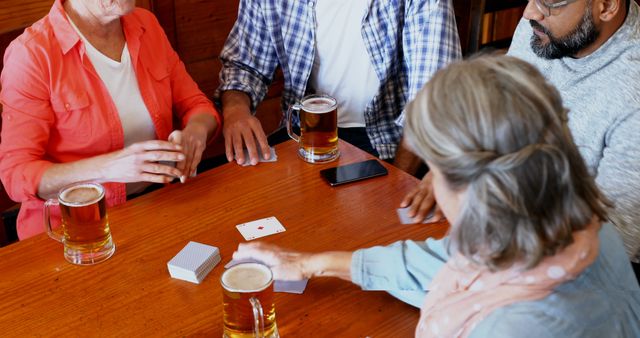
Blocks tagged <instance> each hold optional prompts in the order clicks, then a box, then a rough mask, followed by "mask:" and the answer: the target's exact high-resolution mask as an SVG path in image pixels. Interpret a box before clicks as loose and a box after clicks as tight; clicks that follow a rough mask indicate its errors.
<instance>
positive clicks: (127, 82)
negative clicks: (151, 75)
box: [67, 16, 157, 194]
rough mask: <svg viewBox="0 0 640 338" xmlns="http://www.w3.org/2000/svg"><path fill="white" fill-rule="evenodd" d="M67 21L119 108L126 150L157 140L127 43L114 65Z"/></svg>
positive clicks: (135, 188)
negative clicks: (78, 37)
mask: <svg viewBox="0 0 640 338" xmlns="http://www.w3.org/2000/svg"><path fill="white" fill-rule="evenodd" d="M67 18H68V19H69V23H71V26H72V27H73V28H74V29H75V30H76V32H78V35H79V36H80V39H82V42H83V43H84V47H85V50H86V53H87V56H88V57H89V60H91V64H92V65H93V68H95V70H96V72H97V73H98V76H100V79H101V80H102V82H103V83H104V85H105V87H106V88H107V91H108V92H109V95H111V99H112V100H113V103H114V104H115V106H116V110H117V111H118V115H119V116H120V122H121V123H122V131H123V134H124V146H125V147H127V146H129V145H131V144H133V143H136V142H141V141H148V140H155V139H156V138H157V136H156V128H155V126H154V125H153V121H152V120H151V114H150V113H149V110H148V109H147V106H146V105H145V104H144V101H143V100H142V94H140V88H139V87H138V79H137V78H136V73H135V71H134V69H133V64H132V63H131V56H130V55H129V48H127V45H126V43H125V45H124V49H123V50H122V56H121V57H120V62H118V61H115V60H113V59H111V58H109V57H108V56H106V55H104V54H102V53H101V52H100V51H99V50H97V49H96V48H95V47H93V45H91V43H90V42H89V41H88V40H87V39H86V38H85V37H84V35H82V33H81V32H80V30H79V29H78V27H77V26H76V25H75V24H74V23H73V21H72V20H71V18H69V17H68V16H67ZM148 185H149V184H148V183H133V184H127V194H132V193H135V192H140V191H142V190H143V189H144V188H146V187H147V186H148Z"/></svg>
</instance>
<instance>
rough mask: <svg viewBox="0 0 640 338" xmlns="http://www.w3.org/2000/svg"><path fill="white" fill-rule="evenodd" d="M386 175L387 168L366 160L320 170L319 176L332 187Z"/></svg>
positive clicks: (376, 162) (374, 161)
mask: <svg viewBox="0 0 640 338" xmlns="http://www.w3.org/2000/svg"><path fill="white" fill-rule="evenodd" d="M387 173H388V172H387V168H385V167H384V166H383V165H382V164H380V162H378V161H377V160H368V161H364V162H358V163H352V164H347V165H343V166H338V167H334V168H328V169H323V170H320V175H322V177H324V179H325V180H326V181H327V182H329V185H331V186H332V187H333V186H336V185H340V184H345V183H350V182H355V181H360V180H364V179H367V178H371V177H376V176H383V175H386V174H387Z"/></svg>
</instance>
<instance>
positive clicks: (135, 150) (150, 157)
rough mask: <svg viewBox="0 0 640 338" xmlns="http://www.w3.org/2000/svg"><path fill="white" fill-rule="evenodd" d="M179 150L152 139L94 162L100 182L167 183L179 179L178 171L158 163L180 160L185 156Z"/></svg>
mask: <svg viewBox="0 0 640 338" xmlns="http://www.w3.org/2000/svg"><path fill="white" fill-rule="evenodd" d="M182 151H183V148H182V146H181V145H178V144H174V143H171V142H168V141H160V140H153V141H143V142H138V143H134V144H132V145H130V146H128V147H126V148H124V149H122V150H119V151H115V152H112V153H109V154H106V155H102V156H99V157H97V158H95V159H97V160H98V161H97V162H100V163H103V168H102V170H101V171H102V174H101V179H100V180H101V181H107V182H121V183H131V182H154V183H169V182H171V181H172V180H173V179H174V178H176V177H180V176H182V171H180V169H177V168H174V167H172V166H169V165H166V164H161V163H158V162H159V161H168V162H178V161H183V160H184V159H185V155H184V154H183V153H182Z"/></svg>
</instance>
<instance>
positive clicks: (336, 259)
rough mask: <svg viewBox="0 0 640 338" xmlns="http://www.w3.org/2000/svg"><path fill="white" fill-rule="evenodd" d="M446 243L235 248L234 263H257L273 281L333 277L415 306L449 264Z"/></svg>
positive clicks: (247, 245) (249, 246) (420, 301)
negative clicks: (311, 249)
mask: <svg viewBox="0 0 640 338" xmlns="http://www.w3.org/2000/svg"><path fill="white" fill-rule="evenodd" d="M446 241H447V240H446V239H443V240H433V239H429V240H427V241H426V242H414V241H400V242H396V243H394V244H391V245H389V246H384V247H382V246H378V247H373V248H369V249H361V250H357V251H355V252H341V251H333V252H322V253H302V252H296V251H291V250H285V249H282V248H279V247H277V246H274V245H270V244H266V243H261V242H257V243H248V244H244V243H242V244H240V245H239V246H238V250H237V251H236V252H235V253H234V254H233V259H247V258H251V259H257V260H260V261H262V262H263V263H265V264H267V265H269V266H270V267H271V269H272V270H273V273H274V275H275V278H276V279H281V280H300V279H304V278H311V277H338V278H341V279H344V280H347V281H351V282H353V283H355V284H357V285H359V286H360V287H361V288H362V289H364V290H384V291H389V292H390V293H391V294H393V295H394V296H396V297H398V298H400V299H401V300H403V301H405V302H407V303H410V304H412V305H415V306H420V304H421V303H422V301H423V300H424V296H425V291H426V290H428V286H429V284H430V283H431V280H432V279H433V277H434V276H435V275H436V274H437V273H438V271H439V270H440V268H441V267H442V266H443V265H444V263H445V262H446V260H447V259H448V254H447V250H446Z"/></svg>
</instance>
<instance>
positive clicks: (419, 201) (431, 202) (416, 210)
mask: <svg viewBox="0 0 640 338" xmlns="http://www.w3.org/2000/svg"><path fill="white" fill-rule="evenodd" d="M432 181H433V173H432V172H431V171H429V172H428V173H427V174H426V175H424V177H423V178H422V180H421V181H420V183H419V184H418V186H417V187H415V188H414V189H413V190H411V191H410V192H409V193H408V194H407V195H406V196H405V197H404V199H403V200H402V202H401V203H400V207H401V208H406V207H409V213H408V215H409V217H413V221H414V222H415V223H422V222H423V221H425V218H426V217H427V215H428V214H429V211H431V210H432V209H434V208H435V210H434V211H433V216H431V217H430V218H429V219H428V220H427V221H428V222H429V223H432V222H437V221H440V220H443V219H444V215H443V214H442V211H441V210H440V208H439V207H438V205H437V204H436V198H435V195H434V194H433V184H432Z"/></svg>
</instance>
